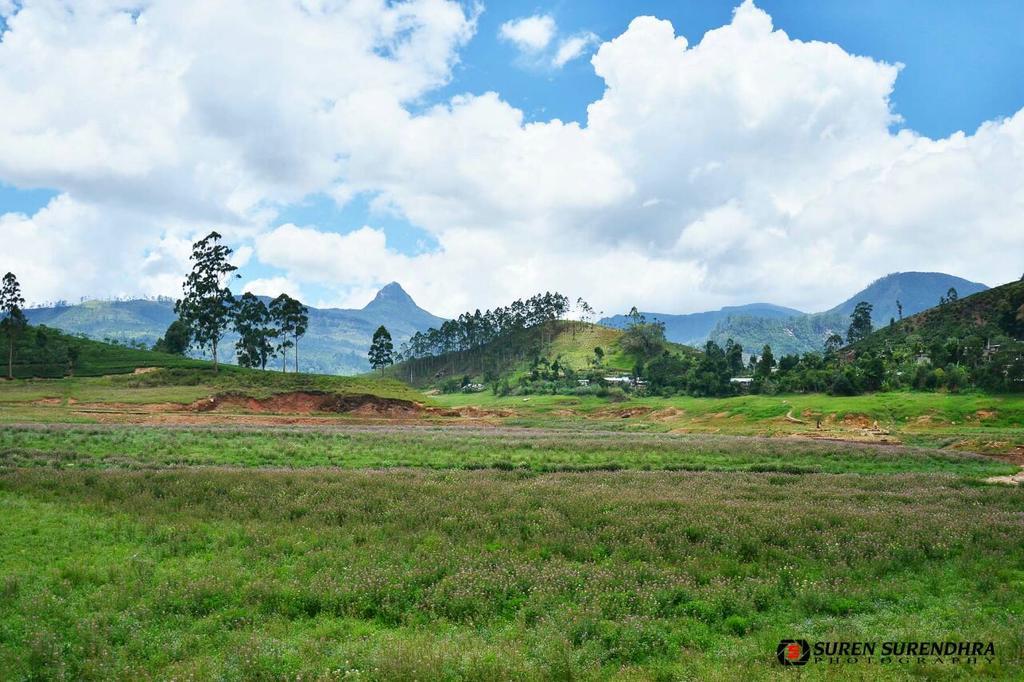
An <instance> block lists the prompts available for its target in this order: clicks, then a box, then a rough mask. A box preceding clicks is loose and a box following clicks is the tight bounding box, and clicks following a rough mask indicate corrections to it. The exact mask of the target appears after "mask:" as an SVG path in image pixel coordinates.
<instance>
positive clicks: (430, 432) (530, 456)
mask: <svg viewBox="0 0 1024 682" xmlns="http://www.w3.org/2000/svg"><path fill="white" fill-rule="evenodd" d="M0 464H7V465H9V466H12V465H13V466H57V467H60V466H78V467H83V466H84V467H118V466H130V467H140V466H141V467H147V466H148V467H152V466H195V465H205V466H216V465H222V466H259V467H343V468H382V467H426V468H433V469H482V468H494V469H505V470H529V471H535V472H544V471H590V470H617V469H641V470H688V471H753V472H769V471H777V472H785V473H816V472H825V473H862V474H872V473H909V472H930V473H936V472H947V473H955V474H959V475H962V476H969V477H973V478H981V477H985V476H997V475H1007V474H1013V473H1015V472H1016V471H1017V470H1018V469H1017V467H1015V466H1013V465H1011V464H1007V463H1005V462H1001V461H997V460H993V459H989V458H987V457H980V456H976V455H969V454H965V453H959V452H955V451H941V450H935V449H921V448H902V447H892V446H874V445H857V444H847V443H836V442H828V441H823V442H807V441H794V440H785V439H751V438H735V437H716V436H707V435H702V436H679V435H669V434H628V433H580V432H571V431H540V432H538V431H529V430H520V429H499V430H493V429H490V430H488V429H484V430H465V429H459V428H400V427H394V428H389V427H383V428H365V429H358V428H356V429H344V430H330V429H289V428H284V429H280V428H278V429H270V428H261V429H246V430H243V429H233V428H212V429H179V428H145V427H59V428H18V427H0Z"/></svg>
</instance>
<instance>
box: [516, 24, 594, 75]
mask: <svg viewBox="0 0 1024 682" xmlns="http://www.w3.org/2000/svg"><path fill="white" fill-rule="evenodd" d="M558 33H559V31H558V24H557V23H556V22H555V19H554V17H552V16H551V15H550V14H534V15H532V16H528V17H521V18H519V19H512V20H511V21H506V22H505V23H504V24H502V25H501V28H500V29H499V30H498V37H499V38H501V39H502V40H505V41H508V42H510V43H512V44H513V45H515V46H516V49H518V50H519V60H520V63H521V64H523V65H526V66H529V67H532V68H544V69H560V68H562V67H563V66H565V65H566V64H568V63H569V62H571V61H572V60H574V59H577V58H579V57H582V56H583V55H584V54H585V53H586V51H587V50H588V49H589V48H591V47H593V46H594V45H596V44H597V43H599V42H600V38H598V37H597V35H596V34H594V33H591V32H590V31H581V32H579V33H576V34H574V35H570V36H564V37H562V38H559V39H558V40H557V41H556V38H557V37H558Z"/></svg>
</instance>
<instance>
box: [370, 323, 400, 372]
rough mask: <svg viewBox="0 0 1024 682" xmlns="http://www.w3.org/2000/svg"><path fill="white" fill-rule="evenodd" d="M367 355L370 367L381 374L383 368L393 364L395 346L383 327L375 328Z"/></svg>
mask: <svg viewBox="0 0 1024 682" xmlns="http://www.w3.org/2000/svg"><path fill="white" fill-rule="evenodd" d="M368 355H369V358H370V367H373V368H374V369H379V370H381V373H383V372H384V368H385V367H387V366H388V365H391V364H394V361H395V345H394V344H393V343H392V342H391V333H390V332H389V331H388V330H387V327H385V326H384V325H381V326H379V327H377V331H375V332H374V333H373V341H372V342H371V343H370V352H369V354H368Z"/></svg>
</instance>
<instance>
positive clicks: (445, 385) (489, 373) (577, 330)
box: [386, 320, 697, 390]
mask: <svg viewBox="0 0 1024 682" xmlns="http://www.w3.org/2000/svg"><path fill="white" fill-rule="evenodd" d="M624 335H625V332H624V331H623V330H621V329H613V328H611V327H605V326H603V325H599V324H590V323H586V322H577V321H571V320H555V321H550V322H546V323H544V324H542V325H537V326H535V327H530V328H527V329H524V330H521V331H519V332H516V333H515V334H512V335H509V336H508V337H503V338H501V339H499V340H497V341H493V342H491V343H488V344H485V345H483V346H481V347H479V348H474V349H472V350H467V351H454V352H450V353H443V354H441V355H437V356H434V357H425V358H417V359H415V360H406V361H404V362H400V363H398V364H396V365H394V366H392V367H390V368H388V369H387V370H386V374H388V375H390V376H393V377H396V378H399V379H401V380H402V381H406V382H408V383H410V384H412V385H414V386H420V387H434V388H442V389H444V390H455V389H457V388H458V387H459V385H461V383H463V382H468V383H471V384H479V385H484V384H493V383H494V382H495V381H508V382H510V383H515V382H517V381H519V380H520V379H528V378H529V377H531V376H533V377H537V376H542V377H544V376H547V377H550V376H553V374H552V373H553V372H554V373H555V374H557V375H558V376H559V377H560V378H561V379H563V380H565V379H566V378H568V379H569V380H570V381H574V377H577V376H578V377H579V378H584V377H585V376H587V375H595V376H597V375H600V376H606V375H607V376H622V375H628V374H630V373H631V372H632V371H633V369H634V367H635V366H636V364H637V360H638V357H637V356H636V355H634V354H632V353H630V352H627V351H626V350H624V349H623V348H622V345H621V341H622V339H623V337H624ZM598 348H600V349H601V350H600V353H601V356H600V358H598V356H597V355H596V353H595V351H596V349H598ZM665 348H666V349H668V350H670V351H673V352H676V353H684V354H692V353H696V352H697V351H695V350H694V349H693V348H690V347H688V346H684V345H681V344H676V343H672V342H667V343H666V344H665ZM553 368H554V369H553Z"/></svg>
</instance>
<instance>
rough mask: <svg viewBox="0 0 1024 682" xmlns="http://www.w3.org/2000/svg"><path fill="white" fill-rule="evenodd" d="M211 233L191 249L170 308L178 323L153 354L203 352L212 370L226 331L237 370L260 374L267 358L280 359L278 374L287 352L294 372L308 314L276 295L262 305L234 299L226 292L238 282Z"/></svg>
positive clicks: (254, 299)
mask: <svg viewBox="0 0 1024 682" xmlns="http://www.w3.org/2000/svg"><path fill="white" fill-rule="evenodd" d="M220 242H221V236H220V235H219V234H218V233H217V232H215V231H214V232H211V233H210V234H208V235H207V236H206V237H204V238H202V239H200V240H199V241H197V242H196V243H195V244H193V245H192V256H191V261H192V271H191V272H189V274H188V276H187V277H186V278H185V282H184V284H183V285H182V293H183V295H182V297H181V298H180V299H179V300H178V301H177V302H175V304H174V312H175V313H177V314H178V319H177V320H175V321H174V322H172V323H171V325H170V326H169V327H168V328H167V332H166V333H165V334H164V336H163V337H162V338H161V339H160V340H159V341H157V343H156V345H155V346H154V347H153V349H154V350H159V351H164V352H168V353H176V354H179V355H183V354H184V353H185V352H186V351H187V350H188V349H189V348H190V347H195V348H198V349H200V350H202V351H206V350H207V349H209V351H210V352H211V354H212V356H213V369H214V371H216V370H217V368H218V356H217V351H218V348H219V346H220V343H221V341H223V339H224V336H225V335H226V334H227V332H228V330H229V329H230V330H232V331H234V332H235V333H236V334H238V340H237V341H236V342H235V357H236V358H237V359H238V364H239V365H241V366H242V367H252V368H259V369H264V370H265V369H266V368H267V363H268V362H269V361H270V360H272V359H273V358H276V357H280V358H281V371H282V372H285V371H287V369H288V352H289V350H291V351H292V353H293V356H294V360H295V363H294V367H295V371H296V372H298V371H299V339H300V338H302V337H303V336H304V335H305V334H306V330H307V328H308V327H309V309H308V308H306V306H304V305H302V303H301V302H299V301H297V300H295V299H294V298H292V297H290V296H288V295H287V294H281V295H280V296H278V297H277V298H275V299H273V300H272V301H271V302H270V305H267V304H266V303H264V302H263V299H261V298H260V297H258V296H256V295H254V294H252V293H250V292H246V293H244V294H242V295H241V296H240V297H235V295H234V294H232V293H231V289H230V287H229V286H228V284H229V283H230V281H231V280H232V279H234V278H237V277H239V275H238V274H237V273H236V272H235V271H236V270H237V269H238V268H237V267H236V266H234V265H232V264H231V262H230V260H229V258H230V256H231V254H232V253H233V251H232V249H231V248H229V247H228V246H226V245H224V244H222V243H220Z"/></svg>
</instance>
